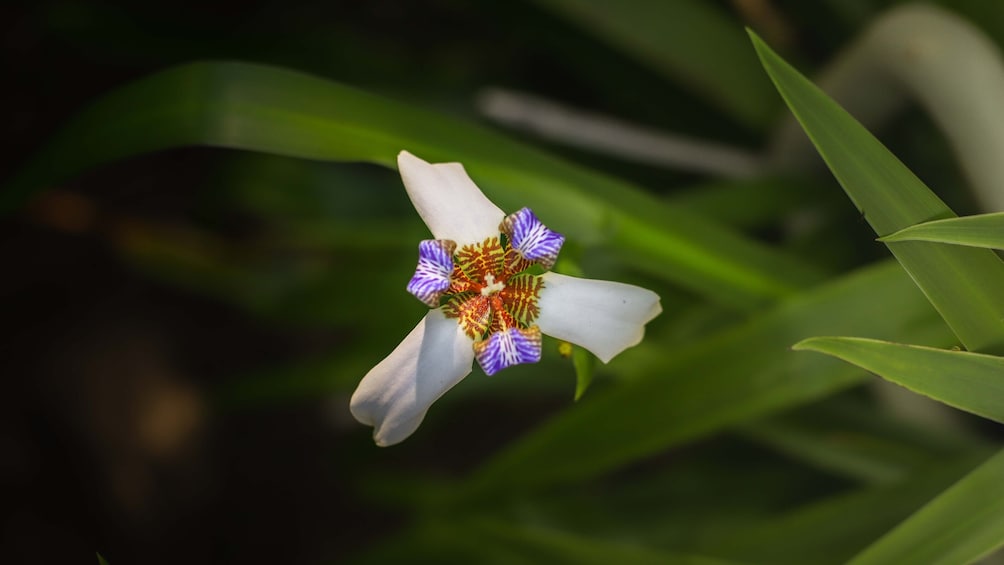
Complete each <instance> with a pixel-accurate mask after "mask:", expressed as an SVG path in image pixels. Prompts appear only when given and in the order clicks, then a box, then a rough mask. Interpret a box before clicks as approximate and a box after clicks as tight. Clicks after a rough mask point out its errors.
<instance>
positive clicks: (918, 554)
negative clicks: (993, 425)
mask: <svg viewBox="0 0 1004 565" xmlns="http://www.w3.org/2000/svg"><path fill="white" fill-rule="evenodd" d="M1001 477H1004V451H1001V452H1000V453H998V454H997V455H995V456H994V457H992V458H991V459H990V460H988V461H987V462H986V463H983V464H982V465H980V466H979V467H977V468H976V470H974V471H973V472H971V473H969V474H968V475H966V476H965V477H963V478H962V479H961V480H960V481H959V482H957V483H955V485H953V486H952V487H951V488H949V489H948V490H946V491H945V492H943V493H942V494H941V495H939V496H938V497H937V498H935V499H934V500H932V501H931V502H929V503H928V504H927V505H925V506H924V507H923V508H921V509H920V510H918V511H917V512H916V513H915V514H913V515H912V516H910V517H909V518H907V519H906V521H904V522H903V523H902V524H900V525H899V526H897V527H896V528H895V529H894V530H892V531H891V532H889V533H888V534H886V535H885V536H883V537H882V538H881V539H879V540H878V541H877V542H875V543H874V544H872V545H871V546H869V547H868V548H867V549H865V550H864V551H862V552H861V553H860V554H858V555H857V556H856V557H855V558H854V559H853V560H851V561H850V563H852V564H855V565H867V564H870V563H876V564H877V563H931V564H940V563H944V564H946V565H947V564H951V563H972V562H974V561H977V560H978V559H980V558H981V557H984V556H986V555H988V554H989V553H990V552H992V551H993V550H995V549H997V548H999V547H1001V546H1002V545H1004V489H1001V488H1000V482H1001Z"/></svg>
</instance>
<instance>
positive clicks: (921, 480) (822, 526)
mask: <svg viewBox="0 0 1004 565" xmlns="http://www.w3.org/2000/svg"><path fill="white" fill-rule="evenodd" d="M991 453H993V452H992V451H989V452H985V451H984V449H983V448H980V449H977V450H974V451H972V452H971V453H966V454H957V455H954V456H952V457H946V458H945V459H944V460H943V461H941V462H938V463H936V464H932V465H929V466H926V467H925V468H922V469H919V470H917V471H916V472H914V473H912V474H910V475H909V476H907V477H906V478H904V479H903V480H901V481H896V482H894V483H889V484H884V485H881V486H869V487H865V488H860V489H857V490H852V491H850V492H846V493H840V494H837V495H834V496H831V497H828V498H824V499H822V500H818V501H813V502H811V503H809V504H807V505H804V506H801V507H798V508H796V509H794V510H792V511H788V512H786V513H784V514H781V515H780V516H778V517H776V518H773V519H769V520H764V521H761V522H760V523H758V524H755V525H754V526H752V527H748V528H743V529H741V530H739V531H737V532H736V533H734V534H732V535H731V536H728V537H726V538H725V539H716V540H708V541H706V542H705V543H704V545H706V546H707V549H706V551H707V552H708V553H712V554H713V555H721V556H723V557H731V558H742V559H747V560H750V561H753V562H756V563H772V564H777V565H788V564H791V565H801V564H803V563H813V564H819V565H829V564H834V565H835V564H837V563H846V562H847V560H848V559H850V558H851V557H853V556H854V555H855V554H856V553H858V552H859V551H861V549H863V548H865V547H867V546H868V545H869V544H871V543H873V542H874V541H875V540H877V539H879V538H881V537H882V535H883V534H885V533H886V532H888V531H889V529H890V528H893V527H894V526H895V525H896V524H898V523H900V522H902V521H903V520H904V519H906V518H907V517H908V516H909V515H910V513H911V512H914V511H915V510H916V509H917V508H919V507H920V506H921V505H923V504H924V503H925V502H927V501H929V500H931V498H932V497H934V496H936V495H937V494H938V493H939V492H941V491H943V490H944V489H946V488H948V487H949V486H950V485H951V484H952V483H954V482H956V481H957V480H959V478H960V477H962V476H963V475H965V474H966V473H968V472H970V471H972V470H973V469H974V468H975V467H976V466H977V465H979V464H980V463H982V462H983V461H985V460H986V459H987V457H988V456H989V455H990V454H991ZM889 563H913V562H912V561H889ZM917 563H925V561H917Z"/></svg>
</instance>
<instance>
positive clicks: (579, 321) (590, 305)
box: [536, 272, 662, 363]
mask: <svg viewBox="0 0 1004 565" xmlns="http://www.w3.org/2000/svg"><path fill="white" fill-rule="evenodd" d="M541 278H542V279H543V280H544V288H543V289H541V291H540V300H539V301H538V302H537V305H538V306H539V307H540V315H539V316H538V317H537V320H536V323H537V325H538V326H540V331H542V332H543V333H545V334H547V335H549V336H552V337H556V338H558V339H563V340H565V341H570V342H572V343H574V344H576V345H580V346H582V347H584V348H586V349H588V350H589V351H591V352H592V353H593V354H594V355H596V356H597V357H599V358H600V360H601V361H603V362H604V363H607V362H609V361H610V360H611V359H613V357H614V356H615V355H617V354H618V353H620V352H621V351H624V350H625V349H627V348H628V347H631V346H633V345H637V344H638V342H640V341H641V338H642V337H643V336H644V335H645V324H646V323H648V322H649V321H650V320H651V319H652V318H655V317H656V316H658V315H659V313H660V312H662V306H660V305H659V295H658V294H656V293H654V292H652V291H651V290H648V289H644V288H641V287H638V286H634V285H630V284H623V283H616V282H610V281H597V280H592V279H580V278H577V277H569V276H566V275H559V274H557V273H554V272H548V273H544V274H543V275H541Z"/></svg>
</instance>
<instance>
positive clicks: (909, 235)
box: [879, 212, 1004, 249]
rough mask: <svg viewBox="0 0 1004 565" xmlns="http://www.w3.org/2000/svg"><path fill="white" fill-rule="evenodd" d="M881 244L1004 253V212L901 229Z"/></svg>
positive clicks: (937, 221) (884, 239)
mask: <svg viewBox="0 0 1004 565" xmlns="http://www.w3.org/2000/svg"><path fill="white" fill-rule="evenodd" d="M879 241H884V242H886V243H890V242H896V241H935V242H939V243H951V244H953V245H966V246H969V247H985V248H989V249H1004V212H995V213H993V214H979V215H976V216H964V217H962V218H949V219H947V220H935V221H933V222H924V223H922V224H917V225H914V226H910V227H908V228H905V229H901V230H899V231H898V232H896V233H893V234H890V235H887V236H885V237H883V238H880V239H879Z"/></svg>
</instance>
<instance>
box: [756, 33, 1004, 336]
mask: <svg viewBox="0 0 1004 565" xmlns="http://www.w3.org/2000/svg"><path fill="white" fill-rule="evenodd" d="M750 35H751V37H752V38H753V45H754V46H755V47H756V50H757V53H758V54H759V55H760V60H761V62H762V63H763V66H764V68H765V69H766V70H767V73H768V74H769V75H770V77H771V79H772V80H773V81H774V85H775V86H776V87H777V89H778V91H779V92H780V93H781V96H782V97H783V98H784V100H785V102H787V104H788V107H789V108H791V111H792V113H794V114H795V117H796V118H797V119H798V121H799V123H801V124H802V128H803V129H805V131H806V133H807V134H808V135H809V137H810V138H811V139H812V142H813V143H814V144H815V146H816V149H817V150H818V151H819V153H820V154H821V155H822V156H823V159H824V160H825V161H826V164H827V165H828V166H829V167H830V170H831V171H832V172H833V174H834V176H836V177H837V180H838V181H840V184H841V186H843V188H844V191H845V192H847V195H848V196H849V197H850V198H851V200H853V201H854V203H855V205H857V207H858V209H859V210H861V212H862V213H863V214H864V216H865V218H866V219H867V220H868V222H869V223H870V224H871V226H872V228H873V229H874V230H875V232H876V233H877V234H878V235H879V236H884V235H888V234H891V233H893V232H895V231H898V230H901V229H903V228H905V227H907V226H911V225H913V224H917V223H921V222H926V221H930V220H939V219H944V218H949V217H953V216H955V214H954V212H952V210H951V209H949V208H948V206H946V205H945V203H944V202H942V201H941V200H940V199H939V198H938V197H937V196H935V195H934V193H932V192H931V191H930V190H929V189H928V188H927V187H926V186H924V183H923V182H921V181H920V179H918V178H917V177H916V176H915V175H914V174H913V173H912V172H910V170H909V169H907V168H906V166H905V165H903V163H902V162H900V161H899V159H897V158H896V157H895V156H894V155H893V154H892V153H890V152H889V150H888V149H886V148H885V146H883V145H882V144H881V143H880V142H879V141H878V140H877V139H875V137H874V136H872V135H871V134H870V133H869V132H868V130H866V129H865V128H864V127H863V126H861V124H859V123H858V122H857V121H856V120H855V119H854V118H853V117H851V116H850V115H849V114H848V113H847V112H845V111H844V110H843V109H842V108H840V106H838V105H837V104H836V103H835V102H834V101H833V100H832V99H830V98H829V97H828V96H827V95H826V94H824V93H823V92H822V91H821V90H819V88H817V87H816V86H815V85H813V84H812V83H811V82H809V81H808V80H807V79H806V78H805V77H803V76H802V75H801V74H800V73H799V72H798V71H796V70H795V69H794V68H793V67H792V66H791V65H789V64H788V63H786V62H785V61H784V60H783V59H781V57H779V56H778V55H777V54H776V53H774V52H773V51H772V50H771V49H770V47H768V46H767V45H766V44H765V43H764V42H763V41H762V40H760V38H758V37H757V36H756V35H755V34H753V33H752V32H751V33H750ZM887 245H888V247H889V250H890V251H892V253H893V255H895V256H896V258H897V259H898V260H899V262H900V264H902V265H903V268H905V269H906V270H907V271H908V272H909V273H910V276H911V277H913V279H914V281H916V283H917V285H918V286H920V288H921V289H922V290H923V291H924V294H925V295H927V297H928V299H929V300H930V301H931V303H932V304H934V307H935V308H937V310H938V312H939V313H940V314H941V316H942V317H943V318H944V319H945V321H947V322H948V325H949V326H951V328H952V330H953V331H955V333H956V335H957V336H958V337H959V339H960V340H962V342H963V343H964V344H965V346H966V347H967V348H968V349H971V350H983V351H991V350H995V349H1000V348H1004V292H1001V291H1000V289H1001V288H1004V262H1001V260H1000V258H998V257H997V255H995V254H994V253H993V252H992V251H989V250H986V249H970V248H960V247H948V246H944V245H939V244H933V243H927V242H916V241H905V242H898V243H888V244H887Z"/></svg>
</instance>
